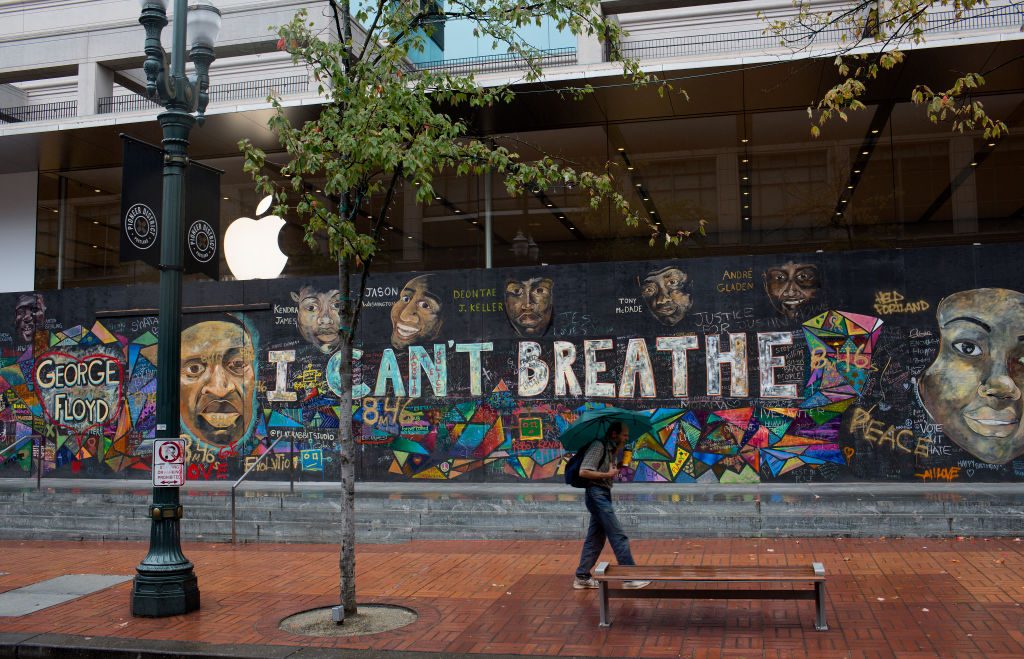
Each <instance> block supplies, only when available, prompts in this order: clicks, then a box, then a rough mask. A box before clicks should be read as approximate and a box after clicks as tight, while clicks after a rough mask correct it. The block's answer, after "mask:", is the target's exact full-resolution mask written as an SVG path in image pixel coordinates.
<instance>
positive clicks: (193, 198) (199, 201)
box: [182, 162, 221, 281]
mask: <svg viewBox="0 0 1024 659" xmlns="http://www.w3.org/2000/svg"><path fill="white" fill-rule="evenodd" d="M220 175H221V172H220V171H219V170H216V169H213V168H212V167H207V166H206V165H201V164H199V163H197V162H192V163H189V166H188V171H187V172H186V175H185V200H186V201H185V216H184V218H183V220H184V221H183V222H182V224H183V225H184V226H183V227H182V228H183V229H184V232H185V236H184V238H183V240H182V243H183V244H184V245H185V264H184V265H185V272H186V273H190V272H201V273H203V274H205V275H206V276H207V277H209V278H210V279H213V280H214V281H217V280H218V279H220V254H221V240H220Z"/></svg>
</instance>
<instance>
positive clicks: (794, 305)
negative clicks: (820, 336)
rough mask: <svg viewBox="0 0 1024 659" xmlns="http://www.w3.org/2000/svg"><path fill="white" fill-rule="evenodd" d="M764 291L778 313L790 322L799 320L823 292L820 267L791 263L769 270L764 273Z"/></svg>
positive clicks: (810, 264)
mask: <svg viewBox="0 0 1024 659" xmlns="http://www.w3.org/2000/svg"><path fill="white" fill-rule="evenodd" d="M764 289H765V291H767V292H768V299H770V300H771V301H772V306H773V307H775V310H776V311H778V312H779V313H781V314H782V315H783V316H785V317H786V318H788V319H790V320H799V319H800V317H801V315H802V314H803V312H804V307H805V306H806V305H807V304H809V303H810V302H812V301H813V300H814V299H815V298H816V297H817V296H818V291H820V290H821V277H820V276H819V275H818V266H816V265H814V264H813V263H794V262H793V261H789V262H787V263H783V264H782V265H779V266H775V267H772V268H768V269H767V270H765V272H764Z"/></svg>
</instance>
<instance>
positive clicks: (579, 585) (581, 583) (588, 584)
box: [572, 577, 601, 590]
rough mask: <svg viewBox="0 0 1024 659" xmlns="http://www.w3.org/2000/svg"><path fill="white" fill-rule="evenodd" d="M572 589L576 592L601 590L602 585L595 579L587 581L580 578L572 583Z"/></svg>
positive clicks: (591, 578)
mask: <svg viewBox="0 0 1024 659" xmlns="http://www.w3.org/2000/svg"><path fill="white" fill-rule="evenodd" d="M572 587H573V588H575V589H576V590H584V589H587V588H600V587H601V585H600V584H599V583H597V580H596V579H594V578H593V577H590V578H587V579H580V578H579V577H576V578H575V579H573V581H572Z"/></svg>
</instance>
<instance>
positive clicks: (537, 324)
mask: <svg viewBox="0 0 1024 659" xmlns="http://www.w3.org/2000/svg"><path fill="white" fill-rule="evenodd" d="M554 285H555V284H554V282H553V281H551V280H550V279H548V278H547V277H533V278H531V279H525V280H519V279H509V280H508V281H506V282H505V315H507V316H508V321H509V322H510V323H512V327H513V328H514V329H515V331H516V333H517V334H518V335H519V336H543V335H544V332H546V331H548V327H550V326H551V312H552V310H553V309H554V294H553V289H554Z"/></svg>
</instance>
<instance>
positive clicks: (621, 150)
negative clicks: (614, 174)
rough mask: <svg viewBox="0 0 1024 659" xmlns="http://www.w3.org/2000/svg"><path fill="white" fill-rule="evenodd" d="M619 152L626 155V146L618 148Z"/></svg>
mask: <svg viewBox="0 0 1024 659" xmlns="http://www.w3.org/2000/svg"><path fill="white" fill-rule="evenodd" d="M618 152H619V153H625V152H626V147H624V146H620V147H619V148H618Z"/></svg>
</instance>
